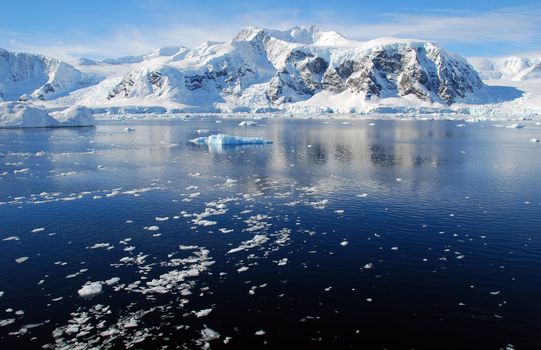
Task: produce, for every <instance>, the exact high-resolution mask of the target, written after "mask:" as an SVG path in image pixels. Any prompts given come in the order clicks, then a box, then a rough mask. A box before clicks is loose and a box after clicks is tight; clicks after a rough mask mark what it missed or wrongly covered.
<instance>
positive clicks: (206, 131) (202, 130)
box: [197, 129, 209, 135]
mask: <svg viewBox="0 0 541 350" xmlns="http://www.w3.org/2000/svg"><path fill="white" fill-rule="evenodd" d="M208 133H209V130H208V129H197V134H198V135H204V134H208Z"/></svg>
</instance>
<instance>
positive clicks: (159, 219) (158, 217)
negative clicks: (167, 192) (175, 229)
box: [156, 216, 169, 221]
mask: <svg viewBox="0 0 541 350" xmlns="http://www.w3.org/2000/svg"><path fill="white" fill-rule="evenodd" d="M167 220H169V216H164V217H160V216H156V221H167Z"/></svg>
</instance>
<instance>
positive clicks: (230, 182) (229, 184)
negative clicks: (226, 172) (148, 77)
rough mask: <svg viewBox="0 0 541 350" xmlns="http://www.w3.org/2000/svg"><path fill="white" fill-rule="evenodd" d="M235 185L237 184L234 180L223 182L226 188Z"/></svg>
mask: <svg viewBox="0 0 541 350" xmlns="http://www.w3.org/2000/svg"><path fill="white" fill-rule="evenodd" d="M236 183H237V180H235V179H227V180H225V184H226V185H228V186H232V185H234V184H236Z"/></svg>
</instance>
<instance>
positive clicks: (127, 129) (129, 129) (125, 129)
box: [124, 128, 135, 132]
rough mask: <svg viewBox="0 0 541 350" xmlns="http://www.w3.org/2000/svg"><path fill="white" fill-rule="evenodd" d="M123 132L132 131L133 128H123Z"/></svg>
mask: <svg viewBox="0 0 541 350" xmlns="http://www.w3.org/2000/svg"><path fill="white" fill-rule="evenodd" d="M124 131H125V132H134V131H135V128H124Z"/></svg>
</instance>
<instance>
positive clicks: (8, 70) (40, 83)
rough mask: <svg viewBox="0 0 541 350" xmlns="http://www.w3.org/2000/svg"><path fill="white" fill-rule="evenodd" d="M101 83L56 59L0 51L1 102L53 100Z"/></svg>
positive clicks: (96, 78) (95, 77)
mask: <svg viewBox="0 0 541 350" xmlns="http://www.w3.org/2000/svg"><path fill="white" fill-rule="evenodd" d="M98 80H99V77H97V76H95V75H89V74H84V73H82V72H80V71H79V70H77V69H75V68H74V67H73V66H71V65H69V64H67V63H64V62H61V61H59V60H55V59H53V58H49V57H45V56H41V55H33V54H27V53H12V52H9V51H6V50H4V49H1V48H0V101H1V100H5V101H13V100H17V99H19V98H21V97H22V98H21V99H22V100H28V99H39V100H50V99H54V98H57V97H60V96H63V95H67V94H68V93H69V92H71V91H74V90H77V89H80V88H82V87H85V86H89V85H92V84H95V83H96V82H97V81H98Z"/></svg>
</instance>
